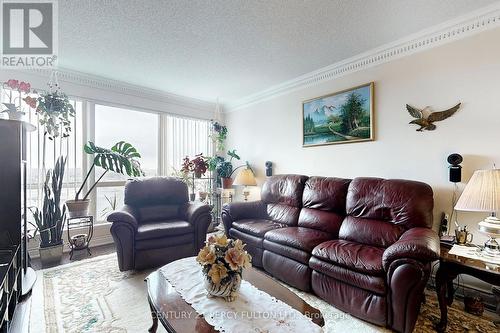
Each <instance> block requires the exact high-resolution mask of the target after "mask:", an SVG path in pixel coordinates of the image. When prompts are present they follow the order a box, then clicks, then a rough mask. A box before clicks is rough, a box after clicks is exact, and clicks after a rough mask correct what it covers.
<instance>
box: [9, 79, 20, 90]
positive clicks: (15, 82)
mask: <svg viewBox="0 0 500 333" xmlns="http://www.w3.org/2000/svg"><path fill="white" fill-rule="evenodd" d="M6 84H7V87H9V88H10V89H17V88H19V81H18V80H14V79H10V80H8V81H7V82H6Z"/></svg>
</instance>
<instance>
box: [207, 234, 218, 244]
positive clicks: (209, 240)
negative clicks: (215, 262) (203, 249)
mask: <svg viewBox="0 0 500 333" xmlns="http://www.w3.org/2000/svg"><path fill="white" fill-rule="evenodd" d="M216 239H217V237H215V236H214V235H210V236H208V239H207V244H215V242H216Z"/></svg>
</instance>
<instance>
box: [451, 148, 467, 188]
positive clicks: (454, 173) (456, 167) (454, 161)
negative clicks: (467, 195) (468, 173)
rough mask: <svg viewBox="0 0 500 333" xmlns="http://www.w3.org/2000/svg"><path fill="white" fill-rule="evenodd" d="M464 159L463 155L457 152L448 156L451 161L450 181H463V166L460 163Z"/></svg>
mask: <svg viewBox="0 0 500 333" xmlns="http://www.w3.org/2000/svg"><path fill="white" fill-rule="evenodd" d="M463 160H464V159H463V157H462V155H460V154H457V153H455V154H451V155H450V156H448V163H450V166H449V169H450V182H452V183H460V182H461V181H462V166H461V165H460V163H462V161H463Z"/></svg>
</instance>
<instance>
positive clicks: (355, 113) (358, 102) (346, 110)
mask: <svg viewBox="0 0 500 333" xmlns="http://www.w3.org/2000/svg"><path fill="white" fill-rule="evenodd" d="M363 103H365V100H364V99H363V98H362V97H361V96H360V95H359V94H357V93H356V92H352V93H350V94H349V95H348V97H347V101H346V102H345V103H344V104H343V105H342V107H341V108H340V112H341V115H342V123H341V131H342V133H344V134H349V133H351V132H352V131H353V130H355V129H357V128H358V127H360V122H361V119H362V118H363V115H364V110H363Z"/></svg>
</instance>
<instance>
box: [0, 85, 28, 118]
mask: <svg viewBox="0 0 500 333" xmlns="http://www.w3.org/2000/svg"><path fill="white" fill-rule="evenodd" d="M3 87H4V89H5V92H6V94H7V96H8V98H9V102H8V103H2V104H3V105H4V106H5V107H6V108H7V109H5V110H3V111H2V112H6V113H7V114H8V115H9V119H11V120H22V119H23V117H24V115H25V113H24V112H23V111H22V103H21V102H22V101H23V100H24V98H23V94H24V95H25V98H26V97H28V94H29V93H30V91H31V85H30V84H29V83H28V82H22V81H21V82H19V81H18V80H14V79H10V80H7V82H4V83H3ZM14 91H17V92H18V94H19V97H15V96H14V95H13V94H12V93H13V92H14ZM16 100H17V105H16ZM28 105H29V103H28Z"/></svg>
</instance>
